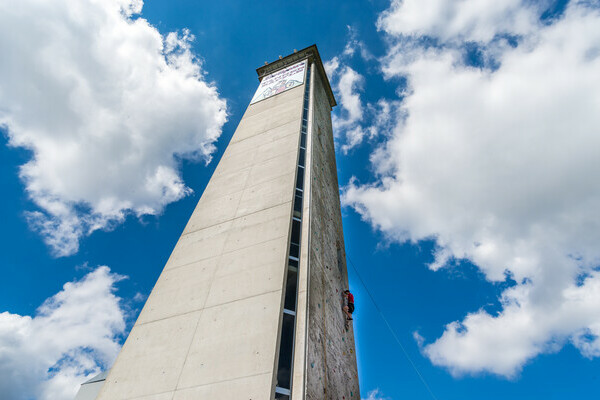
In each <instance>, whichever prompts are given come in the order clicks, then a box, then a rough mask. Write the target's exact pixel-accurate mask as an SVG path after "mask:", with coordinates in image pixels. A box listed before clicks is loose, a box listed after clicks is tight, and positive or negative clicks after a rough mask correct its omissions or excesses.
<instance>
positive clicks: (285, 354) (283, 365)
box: [275, 65, 310, 400]
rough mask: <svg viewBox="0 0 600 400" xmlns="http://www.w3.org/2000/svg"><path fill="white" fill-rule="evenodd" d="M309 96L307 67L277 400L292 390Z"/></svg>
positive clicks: (283, 315)
mask: <svg viewBox="0 0 600 400" xmlns="http://www.w3.org/2000/svg"><path fill="white" fill-rule="evenodd" d="M309 93H310V65H309V67H308V68H307V71H306V84H305V86H304V103H303V106H302V125H301V128H300V146H299V149H298V166H297V170H296V186H295V189H294V208H293V213H292V220H291V221H290V222H291V224H292V231H291V234H290V243H289V252H288V264H287V271H286V278H285V287H284V291H285V292H284V301H283V314H282V316H281V318H282V320H281V338H280V341H279V362H278V365H277V386H276V387H275V399H276V400H279V399H280V400H290V397H291V389H292V368H293V364H294V338H295V331H296V306H297V304H296V303H297V298H298V268H299V265H300V239H301V237H302V202H303V199H304V170H305V164H306V135H307V129H308V99H309Z"/></svg>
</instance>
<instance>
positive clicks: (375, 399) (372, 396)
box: [363, 389, 388, 400]
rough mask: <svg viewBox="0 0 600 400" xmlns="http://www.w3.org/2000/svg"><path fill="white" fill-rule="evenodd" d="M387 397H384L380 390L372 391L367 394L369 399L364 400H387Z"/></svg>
mask: <svg viewBox="0 0 600 400" xmlns="http://www.w3.org/2000/svg"><path fill="white" fill-rule="evenodd" d="M387 399H388V398H387V397H383V394H381V392H380V391H379V389H374V390H371V391H370V392H369V393H367V397H366V398H364V399H363V400H387Z"/></svg>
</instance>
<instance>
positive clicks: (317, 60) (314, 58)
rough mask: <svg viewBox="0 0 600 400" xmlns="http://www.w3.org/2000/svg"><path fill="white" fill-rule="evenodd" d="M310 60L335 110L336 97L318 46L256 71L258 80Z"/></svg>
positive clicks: (314, 45)
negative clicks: (299, 62)
mask: <svg viewBox="0 0 600 400" xmlns="http://www.w3.org/2000/svg"><path fill="white" fill-rule="evenodd" d="M305 59H308V61H309V62H312V63H314V64H315V65H316V67H317V71H319V73H320V75H321V79H322V80H323V82H324V83H325V92H326V93H327V97H328V99H329V105H330V106H331V107H332V108H333V107H335V106H336V105H337V103H336V101H335V96H334V95H333V91H332V90H331V85H330V84H329V79H328V78H327V73H326V72H325V68H324V67H323V62H322V61H321V55H320V54H319V50H318V49H317V45H316V44H313V45H312V46H308V47H306V48H304V49H302V50H298V51H295V50H294V52H293V53H292V54H290V55H287V56H285V57H283V58H280V59H279V60H275V61H273V62H270V63H268V64H266V65H263V66H262V67H259V68H257V69H256V73H257V74H258V80H262V79H263V78H264V77H265V76H266V75H269V74H271V73H273V72H275V71H278V70H280V69H282V68H285V67H287V66H289V65H292V64H295V63H297V62H298V61H302V60H305Z"/></svg>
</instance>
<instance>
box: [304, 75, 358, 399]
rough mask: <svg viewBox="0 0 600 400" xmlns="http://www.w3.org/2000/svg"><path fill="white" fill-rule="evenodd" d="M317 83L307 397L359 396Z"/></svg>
mask: <svg viewBox="0 0 600 400" xmlns="http://www.w3.org/2000/svg"><path fill="white" fill-rule="evenodd" d="M313 86H314V88H313V90H314V95H313V115H312V117H313V120H312V124H311V125H312V144H311V152H310V163H311V168H310V171H311V172H310V174H311V177H310V183H311V190H310V239H309V244H310V246H309V249H308V253H309V278H308V279H309V282H308V293H309V295H308V321H307V324H308V337H307V338H306V341H307V343H306V367H305V369H306V377H305V379H306V382H305V385H306V386H305V393H306V395H305V396H306V397H305V398H306V399H311V400H317V399H332V400H333V399H335V400H341V399H357V400H358V399H360V392H359V385H358V371H357V365H356V352H355V344H354V331H353V327H352V325H351V326H350V329H349V331H346V330H345V329H344V322H345V316H344V314H343V312H342V306H343V297H342V291H343V290H344V289H346V288H347V287H348V275H347V270H346V254H345V248H344V236H343V231H342V216H341V210H340V197H339V186H338V180H337V168H336V162H335V152H334V141H333V133H332V126H331V107H330V104H329V101H328V99H327V96H326V93H325V89H324V86H323V82H322V81H321V79H320V77H319V74H315V79H314V81H313ZM294 400H295V398H294Z"/></svg>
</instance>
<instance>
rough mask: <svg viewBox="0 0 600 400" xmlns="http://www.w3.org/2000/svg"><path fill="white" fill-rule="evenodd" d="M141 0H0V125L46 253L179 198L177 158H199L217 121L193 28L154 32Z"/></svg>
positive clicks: (65, 251)
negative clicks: (15, 154)
mask: <svg viewBox="0 0 600 400" xmlns="http://www.w3.org/2000/svg"><path fill="white" fill-rule="evenodd" d="M142 4H143V3H142V1H141V0H106V1H93V0H85V1H76V0H58V1H53V2H39V1H33V0H24V1H19V2H18V3H11V2H2V3H0V52H2V54H3V61H2V63H0V127H4V129H5V130H6V131H7V132H8V138H9V145H11V146H15V147H22V148H25V149H28V150H30V151H31V160H30V161H29V162H27V163H26V164H25V165H23V166H22V167H21V170H20V176H21V179H22V180H23V182H24V183H25V186H26V190H27V193H28V195H29V196H30V198H31V199H32V200H33V202H34V203H35V204H36V205H37V206H39V209H38V210H33V211H31V212H29V213H28V215H27V216H28V220H29V222H30V224H31V226H32V227H33V228H34V229H35V230H37V231H39V232H40V233H41V234H42V236H43V237H44V240H45V241H46V242H47V243H48V244H49V245H50V246H51V248H52V249H53V251H54V253H55V254H56V255H57V256H65V255H69V254H73V253H74V252H76V251H77V249H78V243H79V239H80V238H81V237H82V236H85V235H89V234H90V233H91V232H93V231H95V230H97V229H106V228H110V227H111V226H114V225H115V224H117V223H120V222H122V221H123V220H124V218H126V216H127V215H128V214H133V215H137V216H141V215H148V214H149V215H155V214H158V213H160V212H161V211H162V210H163V208H164V207H165V206H166V205H167V204H169V203H171V202H173V201H176V200H178V199H181V198H182V197H184V196H186V195H187V194H189V193H190V192H191V190H190V189H189V188H188V187H187V186H186V185H185V183H184V182H183V180H182V179H181V176H180V173H179V170H178V162H179V161H180V160H181V159H192V160H204V161H205V162H208V161H210V155H211V153H212V152H213V151H214V145H213V143H214V142H215V140H217V138H218V137H219V135H220V134H221V128H222V126H223V124H224V123H225V122H226V119H227V115H226V104H225V101H224V100H223V99H221V98H220V97H219V94H218V92H217V89H216V88H215V86H214V85H213V84H211V83H209V82H207V81H206V78H205V75H204V70H203V67H202V63H201V61H200V60H199V59H198V58H197V57H196V56H195V55H194V54H193V53H192V51H191V47H190V46H191V45H190V43H191V41H192V40H193V36H192V35H191V34H190V33H189V32H188V31H186V30H184V31H182V32H179V33H175V32H171V33H168V34H167V35H166V36H162V35H161V34H160V33H159V32H158V30H157V29H156V28H155V27H153V26H152V25H150V24H149V23H148V22H147V21H146V20H144V19H143V18H139V17H138V18H135V17H136V15H137V14H139V13H140V12H141V9H142Z"/></svg>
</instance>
